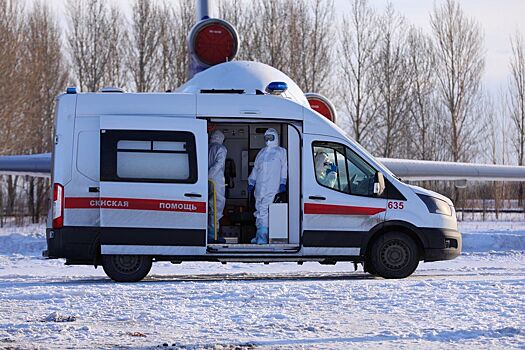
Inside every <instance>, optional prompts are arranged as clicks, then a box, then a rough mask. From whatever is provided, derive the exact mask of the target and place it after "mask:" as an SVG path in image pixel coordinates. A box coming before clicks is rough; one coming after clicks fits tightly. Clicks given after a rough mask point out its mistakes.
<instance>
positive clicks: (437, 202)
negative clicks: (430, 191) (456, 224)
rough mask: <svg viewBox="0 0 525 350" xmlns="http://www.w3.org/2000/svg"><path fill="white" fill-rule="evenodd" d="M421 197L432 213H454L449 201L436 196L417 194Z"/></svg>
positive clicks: (449, 214)
mask: <svg viewBox="0 0 525 350" xmlns="http://www.w3.org/2000/svg"><path fill="white" fill-rule="evenodd" d="M417 196H418V197H419V198H421V200H422V201H423V203H425V205H426V206H427V208H428V211H429V212H430V213H432V214H441V215H448V216H451V215H452V209H451V208H450V205H448V203H447V202H445V201H443V200H441V199H438V198H436V197H431V196H426V195H424V194H419V193H418V194H417Z"/></svg>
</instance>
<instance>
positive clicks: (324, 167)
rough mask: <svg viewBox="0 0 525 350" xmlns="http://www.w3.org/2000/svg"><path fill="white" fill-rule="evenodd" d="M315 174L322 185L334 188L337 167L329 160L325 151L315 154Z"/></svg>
mask: <svg viewBox="0 0 525 350" xmlns="http://www.w3.org/2000/svg"><path fill="white" fill-rule="evenodd" d="M315 176H316V177H317V181H319V182H320V183H321V184H322V185H324V186H327V187H330V188H335V184H336V181H337V167H336V166H334V165H333V164H332V162H330V157H328V155H327V154H326V153H325V152H319V153H317V154H316V155H315Z"/></svg>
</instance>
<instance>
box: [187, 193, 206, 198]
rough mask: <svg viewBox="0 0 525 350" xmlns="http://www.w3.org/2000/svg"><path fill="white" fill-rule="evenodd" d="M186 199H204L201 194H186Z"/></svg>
mask: <svg viewBox="0 0 525 350" xmlns="http://www.w3.org/2000/svg"><path fill="white" fill-rule="evenodd" d="M184 197H193V198H200V197H202V194H200V193H184Z"/></svg>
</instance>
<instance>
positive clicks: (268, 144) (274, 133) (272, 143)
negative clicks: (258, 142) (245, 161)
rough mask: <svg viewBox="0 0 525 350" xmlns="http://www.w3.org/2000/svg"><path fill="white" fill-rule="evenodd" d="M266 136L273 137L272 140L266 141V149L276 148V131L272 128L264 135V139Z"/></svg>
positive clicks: (277, 136) (277, 142) (277, 141)
mask: <svg viewBox="0 0 525 350" xmlns="http://www.w3.org/2000/svg"><path fill="white" fill-rule="evenodd" d="M268 135H273V136H274V137H273V140H268V141H266V146H268V147H277V146H279V135H278V134H277V130H275V129H274V128H269V129H268V130H266V132H265V133H264V136H265V137H266V136H268Z"/></svg>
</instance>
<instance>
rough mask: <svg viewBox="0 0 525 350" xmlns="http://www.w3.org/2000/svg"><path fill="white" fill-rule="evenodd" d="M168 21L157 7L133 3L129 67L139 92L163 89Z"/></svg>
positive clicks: (139, 1) (138, 2)
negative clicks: (162, 80)
mask: <svg viewBox="0 0 525 350" xmlns="http://www.w3.org/2000/svg"><path fill="white" fill-rule="evenodd" d="M164 20H166V17H164V16H162V15H161V10H160V7H159V5H158V4H157V3H155V2H152V1H141V0H136V1H135V2H134V3H133V16H132V20H131V27H132V30H131V33H130V36H129V40H130V42H129V44H128V50H129V52H128V54H127V58H128V61H127V67H128V70H129V72H130V74H131V77H132V80H133V84H134V87H135V90H136V91H138V92H144V91H152V90H155V89H156V88H157V87H158V85H159V75H160V74H159V71H160V70H161V67H162V65H161V63H162V59H161V53H162V50H161V48H162V46H161V39H162V37H163V36H164V33H163V31H164V30H166V25H165V24H164V23H162V21H164Z"/></svg>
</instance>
